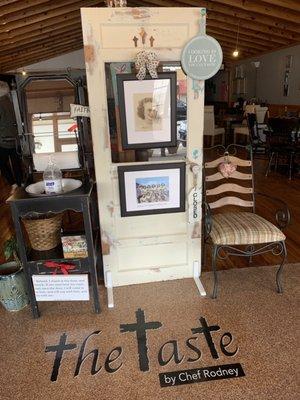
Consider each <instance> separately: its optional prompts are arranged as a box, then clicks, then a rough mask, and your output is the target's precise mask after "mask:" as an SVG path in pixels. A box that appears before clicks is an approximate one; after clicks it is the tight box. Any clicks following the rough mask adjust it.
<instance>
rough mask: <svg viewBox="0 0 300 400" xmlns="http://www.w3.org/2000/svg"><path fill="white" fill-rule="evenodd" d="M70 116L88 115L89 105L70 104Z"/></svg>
mask: <svg viewBox="0 0 300 400" xmlns="http://www.w3.org/2000/svg"><path fill="white" fill-rule="evenodd" d="M70 108H71V117H72V118H73V117H88V118H89V117H90V107H88V106H82V105H80V104H70Z"/></svg>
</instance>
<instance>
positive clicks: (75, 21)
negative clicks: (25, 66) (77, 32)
mask: <svg viewBox="0 0 300 400" xmlns="http://www.w3.org/2000/svg"><path fill="white" fill-rule="evenodd" d="M75 27H80V28H81V21H80V19H79V18H78V17H76V18H72V19H70V20H69V21H65V22H64V23H63V24H60V25H51V26H46V27H45V28H40V29H35V30H32V31H31V32H26V34H24V33H21V34H18V35H15V36H13V37H7V38H6V39H5V40H4V39H3V40H2V46H5V45H6V43H8V44H10V43H18V42H22V41H24V40H30V39H32V40H35V38H37V37H40V36H45V35H47V34H48V35H52V34H55V32H60V31H61V32H63V31H67V30H68V29H73V28H75ZM0 40H1V35H0Z"/></svg>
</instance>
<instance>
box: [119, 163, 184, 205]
mask: <svg viewBox="0 0 300 400" xmlns="http://www.w3.org/2000/svg"><path fill="white" fill-rule="evenodd" d="M166 176H167V177H168V178H169V201H168V202H155V203H138V201H137V194H136V179H137V178H155V177H166ZM124 184H125V199H126V211H128V212H130V211H140V210H157V209H166V208H178V207H180V169H179V168H172V169H154V170H148V171H127V172H125V173H124Z"/></svg>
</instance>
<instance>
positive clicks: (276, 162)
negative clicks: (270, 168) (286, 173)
mask: <svg viewBox="0 0 300 400" xmlns="http://www.w3.org/2000/svg"><path fill="white" fill-rule="evenodd" d="M277 169H278V152H277V153H276V155H275V172H277Z"/></svg>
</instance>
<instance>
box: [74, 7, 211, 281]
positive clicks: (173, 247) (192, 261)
mask: <svg viewBox="0 0 300 400" xmlns="http://www.w3.org/2000/svg"><path fill="white" fill-rule="evenodd" d="M202 11H203V10H202ZM81 12H82V27H83V38H84V48H85V61H86V70H87V82H88V93H89V104H90V110H91V126H92V134H93V148H94V159H95V169H96V179H97V188H98V196H99V211H100V221H101V227H102V234H103V239H104V240H106V241H109V247H110V250H109V254H108V255H105V256H104V264H105V268H106V269H107V270H109V271H111V274H112V279H113V285H114V286H120V285H128V284H136V283H142V282H154V281H160V280H170V279H179V278H187V277H194V276H199V275H200V260H201V229H200V226H201V223H200V222H199V220H198V221H197V222H195V223H189V207H188V194H189V193H190V191H191V189H192V187H193V186H194V185H195V180H197V181H198V184H199V185H201V183H200V182H201V168H200V171H199V169H198V171H197V172H198V174H197V175H194V174H193V172H192V169H191V168H192V166H193V165H195V164H196V165H199V166H201V164H202V138H203V110H204V90H203V89H204V82H193V81H192V80H191V79H188V82H187V87H188V88H187V92H188V93H187V105H188V111H187V113H188V143H187V157H186V212H181V213H173V214H157V215H146V216H135V217H132V216H131V217H127V218H126V217H125V218H124V217H121V215H120V200H119V189H118V176H117V167H118V165H124V164H114V163H112V160H111V150H110V135H109V124H108V111H107V93H106V76H105V63H108V62H125V61H134V59H135V56H136V54H137V52H138V51H140V50H141V49H145V50H147V49H148V50H150V49H151V50H153V51H155V52H156V54H157V55H158V57H159V60H161V61H180V56H181V51H182V48H183V46H184V45H185V44H186V42H187V41H188V40H189V39H190V38H192V37H194V36H195V35H196V34H198V32H199V29H200V28H199V25H200V21H201V24H202V31H203V27H204V29H205V13H204V12H202V13H201V9H200V8H94V9H93V8H83V9H82V10H81ZM201 14H202V15H201ZM203 14H204V15H203ZM142 28H143V29H144V30H145V31H146V33H147V37H148V38H150V37H151V36H152V37H153V38H154V39H155V40H154V44H153V47H150V41H149V40H146V42H145V43H144V44H142V43H141V40H140V41H139V42H138V45H137V47H135V42H134V40H133V38H134V37H135V36H136V37H139V33H140V31H141V29H142ZM134 164H136V163H134ZM126 165H128V163H126ZM194 171H195V170H194Z"/></svg>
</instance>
